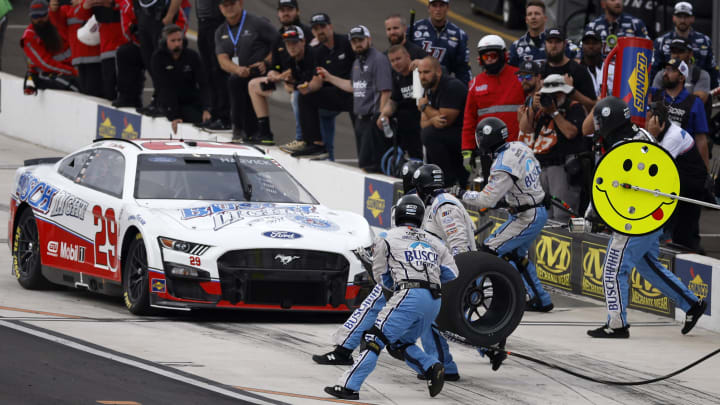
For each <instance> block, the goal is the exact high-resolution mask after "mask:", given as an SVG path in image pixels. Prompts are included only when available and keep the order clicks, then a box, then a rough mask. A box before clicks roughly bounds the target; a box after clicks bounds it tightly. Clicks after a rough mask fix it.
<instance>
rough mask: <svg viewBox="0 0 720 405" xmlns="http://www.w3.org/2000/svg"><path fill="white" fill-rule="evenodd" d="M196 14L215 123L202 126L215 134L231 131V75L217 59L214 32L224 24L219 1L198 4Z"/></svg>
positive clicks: (198, 36) (200, 1)
mask: <svg viewBox="0 0 720 405" xmlns="http://www.w3.org/2000/svg"><path fill="white" fill-rule="evenodd" d="M195 14H197V20H198V28H197V47H198V51H200V57H201V58H202V63H203V65H204V66H205V71H206V72H208V75H209V78H208V79H209V81H210V100H211V108H210V113H211V114H212V121H210V122H203V123H202V124H201V126H202V127H203V128H206V129H209V130H214V131H217V130H228V129H232V124H231V123H230V95H229V94H228V85H227V78H228V74H227V73H226V72H225V71H224V70H222V69H221V68H220V64H219V63H218V60H217V56H215V31H216V30H217V27H219V26H220V25H221V24H223V23H224V22H225V17H223V15H222V13H221V12H220V0H196V1H195Z"/></svg>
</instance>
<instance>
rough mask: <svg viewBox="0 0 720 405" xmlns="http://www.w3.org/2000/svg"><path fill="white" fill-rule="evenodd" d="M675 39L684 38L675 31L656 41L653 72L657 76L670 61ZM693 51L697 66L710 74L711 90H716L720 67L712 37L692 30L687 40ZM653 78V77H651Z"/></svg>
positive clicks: (719, 77) (718, 83) (719, 78)
mask: <svg viewBox="0 0 720 405" xmlns="http://www.w3.org/2000/svg"><path fill="white" fill-rule="evenodd" d="M675 38H682V37H681V36H680V35H679V34H678V33H677V32H676V31H675V30H672V31H670V32H667V33H665V34H663V35H661V36H660V37H658V38H657V39H656V40H655V43H654V46H655V47H654V49H653V60H652V69H651V72H652V74H653V75H656V74H657V73H658V72H660V71H661V70H662V67H663V66H665V62H667V61H668V60H669V59H670V42H672V40H673V39H675ZM686 40H687V41H688V43H689V44H690V46H691V47H692V49H693V56H694V57H695V66H698V67H700V68H701V69H703V70H705V71H706V72H708V73H709V74H710V88H713V89H714V88H716V87H717V86H718V85H720V82H719V80H720V70H719V69H720V67H718V65H717V63H716V62H715V55H714V54H713V50H712V43H711V41H710V37H708V36H707V35H705V34H703V33H702V32H697V31H695V30H693V29H690V34H689V35H688V37H687V38H686ZM651 77H652V76H651Z"/></svg>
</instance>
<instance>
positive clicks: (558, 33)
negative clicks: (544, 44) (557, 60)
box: [545, 28, 565, 41]
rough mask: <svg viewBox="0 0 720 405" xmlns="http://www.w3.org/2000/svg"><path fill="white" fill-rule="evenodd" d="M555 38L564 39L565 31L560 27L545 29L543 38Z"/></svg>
mask: <svg viewBox="0 0 720 405" xmlns="http://www.w3.org/2000/svg"><path fill="white" fill-rule="evenodd" d="M553 38H557V39H559V40H562V41H564V40H565V33H564V32H563V31H562V30H561V29H560V28H550V29H548V30H547V31H545V40H546V41H547V40H548V39H553Z"/></svg>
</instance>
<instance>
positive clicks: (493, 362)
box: [485, 304, 552, 371]
mask: <svg viewBox="0 0 720 405" xmlns="http://www.w3.org/2000/svg"><path fill="white" fill-rule="evenodd" d="M551 305H552V304H551ZM485 354H487V356H488V359H490V366H491V367H492V371H498V369H500V366H502V363H503V361H505V359H507V352H506V351H505V350H488V352H487V353H485Z"/></svg>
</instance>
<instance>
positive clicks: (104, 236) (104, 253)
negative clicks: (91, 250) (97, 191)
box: [92, 205, 118, 273]
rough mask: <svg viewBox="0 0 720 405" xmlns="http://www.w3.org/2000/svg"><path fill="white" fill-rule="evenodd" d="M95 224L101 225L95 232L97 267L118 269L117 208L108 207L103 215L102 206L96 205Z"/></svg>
mask: <svg viewBox="0 0 720 405" xmlns="http://www.w3.org/2000/svg"><path fill="white" fill-rule="evenodd" d="M92 213H93V224H94V225H95V226H98V225H99V226H100V228H99V230H98V231H97V232H95V267H97V268H100V269H106V270H110V271H111V272H113V273H115V272H116V271H117V265H118V260H117V222H115V210H113V209H112V208H108V209H106V210H105V215H103V212H102V207H100V206H99V205H96V206H94V207H93V209H92Z"/></svg>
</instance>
